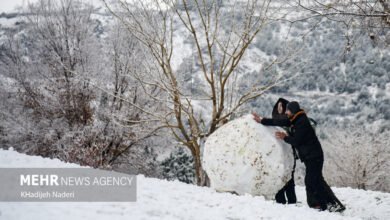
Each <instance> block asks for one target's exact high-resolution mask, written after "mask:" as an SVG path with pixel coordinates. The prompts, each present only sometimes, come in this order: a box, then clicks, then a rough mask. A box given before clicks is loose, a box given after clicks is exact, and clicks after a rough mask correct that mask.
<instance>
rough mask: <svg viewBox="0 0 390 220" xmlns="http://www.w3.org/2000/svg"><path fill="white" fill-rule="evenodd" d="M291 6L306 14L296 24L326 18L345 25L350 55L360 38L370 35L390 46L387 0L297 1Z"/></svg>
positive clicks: (388, 4)
mask: <svg viewBox="0 0 390 220" xmlns="http://www.w3.org/2000/svg"><path fill="white" fill-rule="evenodd" d="M289 4H291V5H292V6H297V8H298V10H300V11H302V10H303V12H306V13H304V14H303V15H301V16H300V18H299V19H296V20H295V22H296V21H302V20H307V19H312V18H317V17H320V18H322V17H324V18H327V19H328V20H331V21H335V22H338V23H340V24H342V25H343V26H344V28H345V30H346V31H345V38H346V39H347V45H346V48H345V49H346V51H347V52H348V51H349V50H350V49H351V47H352V46H353V45H354V41H355V39H356V37H357V35H364V36H367V37H369V38H370V39H371V40H372V41H373V42H380V43H383V45H384V46H386V47H387V46H388V45H389V43H390V33H389V29H390V3H389V2H388V1H386V0H331V1H321V0H314V1H309V0H295V1H290V2H289Z"/></svg>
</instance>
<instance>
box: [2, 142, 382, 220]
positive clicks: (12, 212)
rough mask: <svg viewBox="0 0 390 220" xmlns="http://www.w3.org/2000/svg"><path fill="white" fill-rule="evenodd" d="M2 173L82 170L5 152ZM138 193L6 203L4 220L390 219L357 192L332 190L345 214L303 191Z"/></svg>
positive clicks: (165, 186)
mask: <svg viewBox="0 0 390 220" xmlns="http://www.w3.org/2000/svg"><path fill="white" fill-rule="evenodd" d="M0 167H3V168H5V167H42V168H45V167H79V166H78V165H75V164H69V163H64V162H62V161H60V160H57V159H49V158H42V157H40V156H28V155H25V154H21V153H18V152H15V151H12V150H3V149H0ZM137 187H138V189H137V202H95V203H93V202H9V203H7V202H0V219H1V220H3V219H4V220H16V219H17V220H19V219H29V220H30V219H39V220H46V219H56V220H62V219H64V220H65V219H66V220H78V219H82V220H88V219H93V220H100V219H110V220H114V219H115V220H121V219H131V220H132V219H148V220H149V219H210V220H218V219H245V220H246V219H288V220H294V219H299V220H303V219H316V220H317V219H332V220H333V219H336V220H337V219H383V220H385V219H390V194H389V193H381V192H373V191H363V190H356V189H351V188H332V189H333V190H334V192H335V193H336V195H337V196H338V197H339V198H340V199H341V201H342V202H343V203H344V204H345V205H346V206H347V209H346V211H344V213H342V214H340V213H329V212H326V211H325V212H318V211H316V210H313V209H310V208H309V207H307V205H306V195H305V190H304V188H303V187H301V186H297V187H296V191H297V197H298V204H297V205H280V204H277V203H275V202H274V201H270V200H265V199H264V197H262V196H251V195H249V194H245V195H241V196H237V195H233V194H231V193H218V192H216V191H215V190H213V189H211V188H207V187H197V186H195V185H189V184H185V183H181V182H178V181H165V180H160V179H154V178H146V177H144V176H142V175H138V176H137ZM2 190H4V189H2Z"/></svg>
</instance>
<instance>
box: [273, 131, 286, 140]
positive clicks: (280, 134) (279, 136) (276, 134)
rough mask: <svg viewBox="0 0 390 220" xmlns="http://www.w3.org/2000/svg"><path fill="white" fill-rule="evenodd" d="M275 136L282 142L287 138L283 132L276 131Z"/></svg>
mask: <svg viewBox="0 0 390 220" xmlns="http://www.w3.org/2000/svg"><path fill="white" fill-rule="evenodd" d="M275 136H276V137H278V138H280V139H282V140H284V138H285V137H286V136H287V134H286V133H284V132H280V131H277V132H275Z"/></svg>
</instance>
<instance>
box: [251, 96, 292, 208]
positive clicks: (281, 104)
mask: <svg viewBox="0 0 390 220" xmlns="http://www.w3.org/2000/svg"><path fill="white" fill-rule="evenodd" d="M287 104H288V100H286V99H284V98H279V100H278V101H277V102H276V104H275V105H274V108H273V110H272V119H277V120H280V119H284V120H286V119H288V118H287V116H286V114H285V112H286V108H287ZM256 116H257V115H255V117H256ZM283 129H285V130H286V131H287V132H289V128H288V127H283ZM293 156H294V166H293V170H292V173H291V179H290V180H289V181H288V182H287V183H286V185H285V186H284V187H283V188H282V189H280V190H279V191H278V192H277V193H276V195H275V200H276V202H277V203H281V204H286V203H288V204H295V203H297V196H296V194H295V182H294V171H295V166H296V159H297V156H296V153H295V150H294V149H293ZM286 197H287V200H286Z"/></svg>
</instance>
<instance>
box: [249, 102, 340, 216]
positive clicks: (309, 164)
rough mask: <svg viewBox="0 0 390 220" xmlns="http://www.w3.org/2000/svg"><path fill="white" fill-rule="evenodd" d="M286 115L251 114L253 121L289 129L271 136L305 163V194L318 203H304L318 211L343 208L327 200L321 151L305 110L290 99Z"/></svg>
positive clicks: (327, 193)
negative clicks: (281, 116) (286, 131)
mask: <svg viewBox="0 0 390 220" xmlns="http://www.w3.org/2000/svg"><path fill="white" fill-rule="evenodd" d="M286 115H287V117H288V119H267V118H263V119H260V118H259V117H257V118H256V117H255V120H256V121H257V122H260V123H261V124H263V125H266V126H289V127H290V128H291V130H290V133H289V134H286V133H284V132H276V133H275V135H276V136H277V137H278V138H280V139H282V140H284V141H285V142H286V143H289V144H291V145H292V146H293V147H295V148H296V150H297V151H298V156H299V158H300V160H301V161H302V162H303V163H304V164H305V167H306V176H305V185H306V192H308V193H307V195H311V196H313V197H314V198H315V199H316V201H317V202H318V203H317V204H318V205H317V206H315V207H313V206H312V204H311V203H308V205H309V206H310V207H312V208H317V209H321V210H326V209H328V210H329V211H343V210H344V209H345V207H344V206H343V205H342V204H341V203H340V204H338V203H335V202H329V200H328V199H329V197H330V196H329V192H328V191H327V190H326V188H325V187H324V184H323V183H324V181H325V180H324V179H323V177H322V167H323V163H324V153H323V151H322V147H321V144H320V142H319V140H318V138H317V135H316V134H315V131H314V129H313V127H312V126H311V124H310V121H309V119H308V117H307V115H306V112H305V111H304V110H302V109H301V108H300V106H299V103H298V102H295V101H294V102H289V103H288V104H287V110H286Z"/></svg>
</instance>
